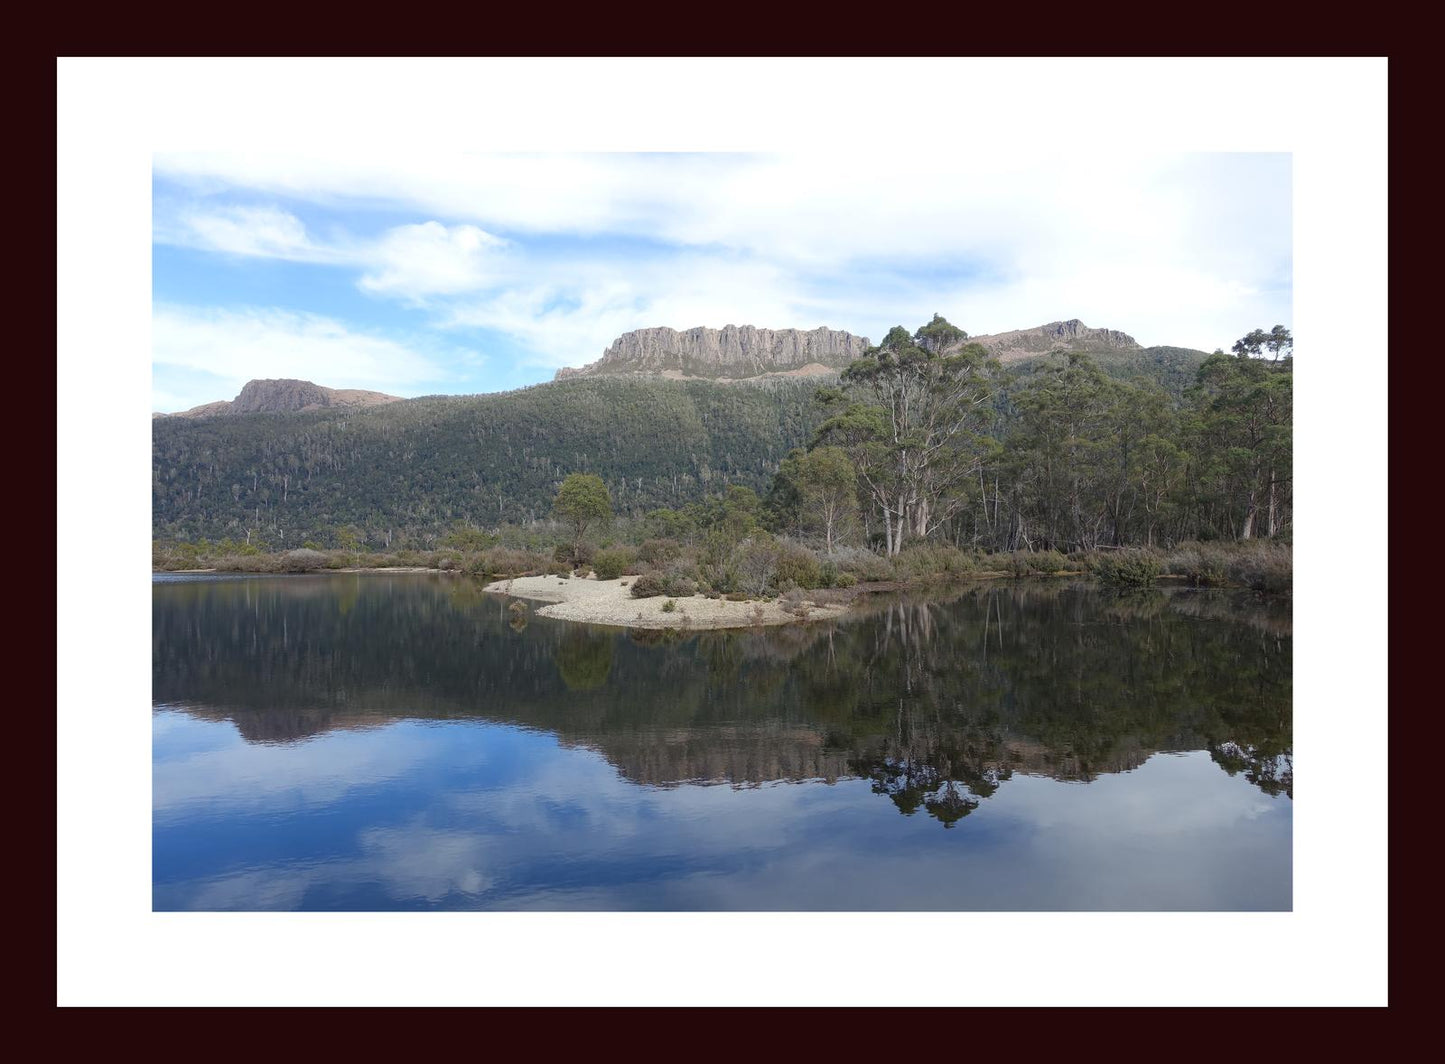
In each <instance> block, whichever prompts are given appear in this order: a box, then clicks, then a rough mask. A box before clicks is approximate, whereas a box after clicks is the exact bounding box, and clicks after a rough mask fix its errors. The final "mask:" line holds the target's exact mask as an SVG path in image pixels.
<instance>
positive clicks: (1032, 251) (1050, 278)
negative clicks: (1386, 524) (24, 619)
mask: <svg viewBox="0 0 1445 1064" xmlns="http://www.w3.org/2000/svg"><path fill="white" fill-rule="evenodd" d="M1290 185H1291V160H1290V156H1289V155H1288V154H1184V155H1180V154H1176V155H1162V154H1161V155H1155V156H1149V155H1142V156H1130V157H1119V156H1117V155H1111V154H1104V153H1100V154H1097V155H1089V154H1080V153H1077V152H1071V153H1069V154H1068V155H1066V156H1063V157H1061V159H1060V161H1058V162H1051V161H1050V160H1049V159H1048V158H1047V157H1028V158H1023V157H1020V158H1017V159H1015V160H1014V161H1012V162H1009V161H995V160H990V159H987V158H986V157H985V158H984V159H982V160H980V159H976V158H973V157H971V156H970V155H969V154H967V153H965V154H950V155H945V156H943V157H941V158H939V159H936V160H935V159H930V158H928V157H921V158H917V159H914V158H908V157H906V156H905V155H902V154H900V156H899V157H898V158H897V159H895V160H892V161H890V162H888V163H887V164H885V165H880V164H879V163H878V162H877V161H876V160H875V159H868V158H861V157H860V158H857V159H853V158H849V157H847V156H846V155H827V156H824V155H821V154H817V153H812V154H806V153H805V154H797V155H778V154H768V155H741V154H724V153H715V154H685V153H678V154H601V153H598V154H585V155H565V154H530V155H500V154H480V153H460V152H458V153H453V154H450V155H448V154H444V153H439V154H435V155H418V154H414V153H410V152H407V153H403V152H398V153H396V156H395V157H392V158H388V157H384V156H376V155H371V156H367V157H361V156H357V157H354V158H348V157H346V156H344V155H336V154H334V153H333V154H330V155H328V156H327V157H325V158H319V157H303V156H299V155H281V154H267V153H245V154H242V153H234V154H228V153H225V152H204V153H202V152H192V153H164V152H161V153H157V154H156V155H155V156H154V160H153V177H152V208H153V211H152V232H153V245H152V279H153V290H152V291H153V335H152V345H153V359H154V361H153V376H152V403H153V408H154V409H156V410H164V411H174V410H183V409H186V408H188V407H191V406H195V405H198V404H200V403H204V402H209V401H212V400H215V399H227V398H231V397H233V396H234V395H235V394H236V392H237V391H238V390H239V389H240V387H241V385H242V384H244V383H245V382H246V381H247V380H250V379H252V378H255V377H299V378H303V379H308V380H313V381H315V382H317V383H319V384H324V385H327V386H330V387H336V388H370V389H375V390H379V391H385V392H390V393H392V394H395V395H402V396H415V395H425V394H435V393H447V394H463V393H475V392H489V391H498V390H504V389H509V388H515V387H520V386H523V385H528V384H534V383H538V382H540V381H544V380H549V379H551V377H552V376H553V374H554V372H555V371H556V369H557V368H558V367H561V366H576V365H581V364H582V363H584V362H590V361H592V360H594V359H596V358H597V357H599V356H600V355H601V353H602V351H603V350H604V349H605V348H606V347H607V345H608V344H609V343H611V341H612V340H613V339H614V338H615V337H616V336H617V335H619V334H620V333H622V332H624V331H626V330H628V329H636V328H644V327H649V326H659V325H666V326H671V327H673V328H678V329H685V328H691V327H694V326H699V325H705V326H709V327H713V328H718V327H721V326H723V325H727V324H735V325H743V324H751V325H757V326H760V327H768V328H802V329H809V328H816V327H818V326H820V325H825V326H828V327H831V328H837V329H846V330H848V331H850V332H854V333H858V334H861V335H866V336H868V337H870V338H872V339H873V340H877V339H878V338H879V337H881V336H882V335H883V334H884V333H885V332H886V331H887V330H888V328H889V327H891V326H893V325H899V324H901V325H904V326H907V327H908V328H910V329H912V328H915V327H916V326H918V325H920V324H922V323H923V322H925V321H927V320H928V319H929V318H930V317H931V316H932V315H933V313H935V312H938V313H941V314H943V315H944V316H945V317H947V318H949V319H950V320H951V321H953V322H954V323H955V324H957V325H959V326H961V327H962V328H964V329H966V330H968V331H969V332H970V333H975V334H978V333H986V332H997V331H1001V330H1005V329H1014V328H1027V327H1030V326H1035V325H1041V324H1043V323H1045V322H1049V321H1056V320H1061V319H1068V318H1079V319H1081V320H1083V321H1084V322H1085V323H1086V324H1088V325H1092V326H1096V327H1108V328H1114V329H1122V330H1123V331H1125V332H1128V333H1130V334H1131V335H1133V336H1134V337H1135V338H1136V339H1138V340H1139V341H1140V342H1141V343H1143V344H1146V345H1151V344H1176V345H1181V346H1189V347H1197V348H1201V349H1204V350H1212V349H1214V348H1215V347H1225V348H1228V347H1229V345H1230V344H1231V343H1232V342H1233V341H1234V340H1235V339H1237V338H1238V337H1239V336H1241V335H1243V334H1244V333H1245V332H1248V331H1249V330H1250V329H1253V328H1260V327H1264V328H1268V327H1270V326H1272V325H1274V324H1285V325H1287V326H1292V321H1291V313H1290V307H1291V199H1290Z"/></svg>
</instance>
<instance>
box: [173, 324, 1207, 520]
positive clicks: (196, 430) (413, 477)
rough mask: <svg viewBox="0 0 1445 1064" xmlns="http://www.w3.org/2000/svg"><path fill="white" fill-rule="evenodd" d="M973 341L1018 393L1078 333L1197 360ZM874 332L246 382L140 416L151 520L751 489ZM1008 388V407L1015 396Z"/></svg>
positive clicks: (386, 511)
mask: <svg viewBox="0 0 1445 1064" xmlns="http://www.w3.org/2000/svg"><path fill="white" fill-rule="evenodd" d="M976 339H978V340H979V341H980V342H981V343H984V344H985V346H989V344H994V345H997V346H996V347H995V350H997V351H998V352H999V353H1000V354H999V357H1000V358H1001V359H1006V360H1007V364H1008V369H1009V370H1011V371H1012V372H1013V374H1014V375H1015V382H1014V384H1013V385H1011V386H1010V390H1012V388H1016V387H1019V386H1022V385H1023V384H1024V383H1026V382H1027V380H1028V378H1029V377H1030V376H1031V375H1032V374H1034V373H1036V372H1038V371H1039V370H1040V369H1041V368H1042V367H1043V366H1045V365H1047V362H1048V355H1049V354H1050V353H1051V352H1054V351H1070V350H1084V351H1085V353H1087V354H1089V356H1090V357H1091V358H1093V359H1095V360H1096V361H1097V362H1098V363H1099V365H1100V367H1101V368H1102V369H1103V370H1104V371H1105V372H1106V373H1108V374H1109V375H1110V376H1112V377H1115V378H1119V379H1124V380H1129V381H1132V382H1142V381H1152V382H1155V383H1158V384H1160V385H1162V386H1163V387H1164V388H1165V389H1166V390H1167V391H1169V392H1170V393H1171V394H1172V395H1174V396H1176V397H1179V396H1181V395H1182V394H1183V391H1184V388H1185V387H1186V386H1187V385H1188V384H1189V383H1190V382H1191V381H1192V380H1193V378H1194V372H1195V370H1196V369H1197V367H1198V365H1199V364H1200V363H1201V362H1203V360H1204V359H1205V358H1206V357H1207V356H1206V355H1205V353H1204V352H1202V351H1192V350H1189V349H1187V348H1173V347H1150V348H1144V347H1140V346H1139V345H1138V344H1137V343H1136V342H1135V341H1134V340H1133V339H1132V338H1130V337H1128V336H1126V335H1125V334H1123V333H1120V332H1116V331H1114V330H1109V329H1089V328H1088V327H1086V326H1084V325H1082V324H1081V323H1079V322H1077V321H1073V322H1055V323H1052V324H1050V325H1045V326H1040V327H1039V328H1037V329H1027V330H1019V331H1017V332H1012V333H998V334H995V335H993V336H984V337H978V338H976ZM867 346H868V341H867V339H866V338H864V337H859V336H853V335H851V334H849V333H846V332H840V331H837V330H831V329H815V330H812V331H807V332H804V331H799V330H796V329H785V330H776V331H775V330H768V329H754V328H751V327H742V328H736V327H729V328H726V329H692V330H688V331H685V332H677V331H675V330H672V329H646V330H639V331H637V332H632V333H627V334H626V335H624V336H622V337H619V338H618V340H617V341H616V342H615V343H613V344H612V345H611V346H610V347H609V348H608V349H607V352H606V353H605V354H604V355H603V357H602V358H601V359H599V360H598V361H597V362H594V363H592V364H591V365H590V366H585V367H583V368H582V369H580V370H573V371H562V372H561V373H559V377H560V379H559V380H556V381H553V382H550V383H546V384H539V385H534V386H532V387H530V388H522V389H518V390H516V391H512V392H502V393H494V394H489V395H471V396H429V397H424V398H419V399H404V400H397V399H396V398H395V397H393V396H386V395H380V394H379V393H376V392H351V391H338V390H333V389H329V388H322V387H319V386H317V385H314V384H311V383H309V382H307V381H294V380H293V381H252V382H251V383H250V384H248V385H246V387H245V388H243V389H242V391H241V394H240V395H239V396H237V398H236V399H235V400H234V401H232V402H226V403H212V404H207V405H206V406H202V407H197V408H195V409H194V410H190V411H186V412H185V413H184V414H177V415H171V416H162V417H158V418H156V419H154V420H153V421H152V433H151V436H152V494H151V506H152V532H153V534H154V535H155V536H157V537H159V538H163V539H190V540H195V539H200V538H203V537H204V538H207V539H213V540H218V539H222V538H224V537H227V536H230V537H233V538H238V539H244V538H245V536H246V532H247V530H253V531H254V530H260V534H261V537H262V538H263V539H264V540H265V541H266V542H268V543H270V544H271V545H272V546H285V547H289V546H297V545H299V544H301V543H302V542H304V541H306V540H308V539H314V540H315V541H316V542H318V543H321V544H323V545H327V546H329V545H333V544H334V543H335V542H336V537H337V535H338V533H339V531H340V530H341V529H343V528H346V527H348V526H350V527H351V528H352V530H353V534H355V535H357V536H359V537H360V538H362V539H363V540H364V541H366V542H368V543H373V544H374V543H376V542H381V541H383V540H384V541H386V542H391V541H392V536H393V533H394V534H396V535H397V536H400V535H402V534H403V533H405V534H406V535H407V536H409V537H410V538H411V542H413V543H416V544H418V545H421V544H425V543H427V542H429V541H431V540H433V539H434V538H435V537H436V536H437V535H438V534H440V533H443V532H445V531H446V530H447V529H448V528H449V527H451V526H452V525H453V524H454V523H456V522H458V521H464V522H467V523H469V524H473V525H477V526H481V527H492V526H495V525H497V524H501V523H517V524H525V523H527V522H529V521H532V520H536V519H539V518H544V517H546V516H547V515H548V514H549V512H550V510H551V505H552V499H553V497H554V496H555V494H556V491H557V485H558V484H559V483H560V482H561V480H562V478H563V477H565V476H566V475H567V474H568V473H574V472H589V473H596V474H598V475H599V476H601V477H602V479H603V480H604V481H605V482H606V483H607V485H608V488H609V489H610V491H611V493H612V498H613V503H614V506H615V508H616V510H617V512H618V513H620V514H625V515H640V514H642V513H645V512H646V511H648V510H651V509H655V508H657V507H671V508H678V507H681V506H684V505H686V504H687V503H690V502H694V501H696V500H698V499H699V498H701V497H702V496H704V495H706V494H709V493H713V492H717V491H720V490H722V489H723V488H724V487H726V486H727V485H729V484H740V485H743V486H745V487H749V488H752V489H753V490H754V491H756V492H757V493H758V494H759V495H763V494H765V493H766V492H767V490H768V486H769V483H770V482H771V479H772V475H773V473H774V472H776V470H777V468H778V464H779V463H780V462H781V461H782V460H783V458H785V457H786V456H787V454H788V452H789V450H791V449H792V448H794V447H799V446H804V445H806V444H807V442H808V441H809V439H810V438H811V437H812V434H813V431H814V429H816V428H817V426H818V424H820V422H821V420H822V417H823V411H822V409H821V408H820V407H819V405H818V404H817V403H816V402H814V398H813V397H814V393H815V391H816V389H817V387H818V385H819V384H820V383H824V382H826V381H827V379H828V378H829V377H832V376H835V375H836V373H837V372H838V371H839V369H841V368H842V367H843V366H846V365H847V364H848V363H849V362H851V361H853V359H854V358H856V357H857V356H859V355H861V354H862V352H863V350H864V349H866V348H867ZM1091 348H1092V350H1091ZM739 380H747V381H750V382H752V383H751V384H749V385H748V386H746V387H742V386H739V385H738V384H737V383H735V382H736V381H739ZM1000 404H1001V405H1000V410H1001V413H1006V411H1007V393H1005V395H1003V396H1000ZM240 415H245V416H240ZM378 537H382V538H380V539H379V538H378ZM396 542H401V540H397V541H396Z"/></svg>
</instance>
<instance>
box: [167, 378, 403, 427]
mask: <svg viewBox="0 0 1445 1064" xmlns="http://www.w3.org/2000/svg"><path fill="white" fill-rule="evenodd" d="M400 401H401V396H399V395H387V394H386V393H385V392H370V391H366V390H364V389H361V388H327V387H325V386H324V385H320V384H315V383H313V382H311V381H305V380H300V379H298V378H295V377H279V378H271V377H268V378H258V379H256V380H250V381H247V382H246V383H245V385H244V386H243V387H242V388H241V391H240V392H239V393H238V394H237V395H236V398H234V399H221V400H218V401H216V402H213V403H202V404H201V405H200V406H193V407H191V408H190V409H189V410H181V411H178V412H176V413H174V414H162V413H155V414H152V415H151V416H152V418H172V417H180V418H203V417H224V416H235V415H238V414H282V413H299V412H302V411H308V410H326V409H330V408H332V407H369V406H381V405H383V404H385V403H395V402H400Z"/></svg>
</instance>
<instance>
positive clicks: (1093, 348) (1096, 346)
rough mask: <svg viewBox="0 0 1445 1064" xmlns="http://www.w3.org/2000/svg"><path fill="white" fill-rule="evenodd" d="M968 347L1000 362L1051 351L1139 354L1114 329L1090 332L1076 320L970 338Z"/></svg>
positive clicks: (1136, 346)
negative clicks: (974, 345)
mask: <svg viewBox="0 0 1445 1064" xmlns="http://www.w3.org/2000/svg"><path fill="white" fill-rule="evenodd" d="M969 342H970V343H977V344H982V345H983V347H984V348H985V349H986V350H987V351H988V353H989V354H991V355H993V356H994V357H996V358H997V359H998V360H999V361H1000V362H1012V361H1016V360H1018V359H1021V358H1032V357H1034V356H1036V355H1046V354H1048V353H1049V352H1051V351H1080V352H1083V353H1084V354H1093V353H1098V352H1103V351H1140V350H1143V348H1141V347H1140V346H1139V343H1138V341H1137V340H1135V339H1134V338H1133V337H1132V336H1130V335H1128V334H1127V333H1122V332H1119V330H1117V329H1091V328H1089V327H1088V326H1087V325H1085V324H1084V323H1083V322H1081V321H1080V320H1079V319H1078V318H1071V319H1069V320H1068V321H1051V322H1049V324H1047V325H1040V326H1039V327H1038V328H1036V329H1015V330H1013V331H1012V332H1001V333H993V334H991V335H986V336H970V337H969Z"/></svg>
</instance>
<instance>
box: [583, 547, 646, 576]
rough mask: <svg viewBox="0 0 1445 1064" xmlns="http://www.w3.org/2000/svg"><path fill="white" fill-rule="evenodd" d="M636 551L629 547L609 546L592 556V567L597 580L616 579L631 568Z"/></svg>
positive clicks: (635, 558)
mask: <svg viewBox="0 0 1445 1064" xmlns="http://www.w3.org/2000/svg"><path fill="white" fill-rule="evenodd" d="M636 560H637V552H636V551H634V550H632V549H631V548H630V547H610V548H608V549H607V550H599V551H598V552H597V553H596V554H594V555H593V556H592V569H593V571H594V572H596V574H597V579H598V580H616V579H617V578H618V577H620V576H623V575H625V574H626V573H627V571H628V570H629V569H630V568H632V564H633V562H635V561H636Z"/></svg>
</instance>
